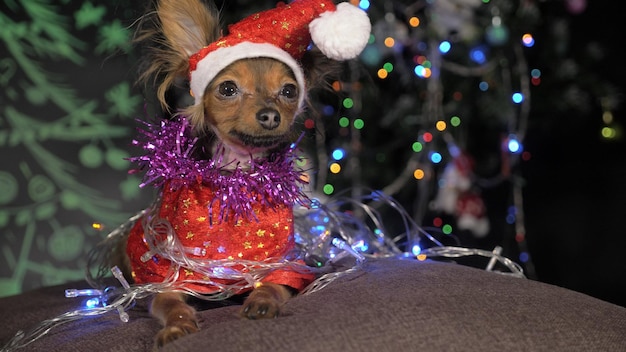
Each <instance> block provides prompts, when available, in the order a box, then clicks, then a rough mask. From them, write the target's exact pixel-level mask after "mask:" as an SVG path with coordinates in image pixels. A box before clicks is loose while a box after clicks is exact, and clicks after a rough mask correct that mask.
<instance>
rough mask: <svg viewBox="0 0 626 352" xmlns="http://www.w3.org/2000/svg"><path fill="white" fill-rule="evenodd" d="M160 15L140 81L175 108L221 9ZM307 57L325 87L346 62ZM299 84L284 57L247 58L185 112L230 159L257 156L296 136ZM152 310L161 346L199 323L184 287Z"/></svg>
mask: <svg viewBox="0 0 626 352" xmlns="http://www.w3.org/2000/svg"><path fill="white" fill-rule="evenodd" d="M154 14H156V16H146V17H145V18H144V19H143V21H142V22H143V24H144V25H145V24H149V26H148V27H146V26H143V25H142V27H141V28H140V30H139V31H138V36H137V38H136V39H137V41H138V42H149V43H151V44H150V54H149V55H147V59H146V63H147V66H146V67H145V70H144V72H143V74H142V75H141V77H140V81H141V82H144V83H145V84H153V85H156V87H157V97H158V100H159V101H160V102H161V104H162V105H163V107H164V108H165V109H166V110H169V109H170V107H169V106H167V102H166V93H167V91H168V90H169V89H170V88H171V87H172V85H174V84H175V83H176V82H178V81H180V79H181V78H186V77H187V75H188V73H189V72H188V70H189V64H188V60H189V56H190V55H192V54H194V53H195V52H197V51H198V50H199V49H201V48H202V47H204V46H205V45H208V44H209V43H211V42H213V41H215V40H217V39H218V38H219V36H220V28H221V26H220V24H219V13H218V12H217V11H216V10H215V8H214V7H213V6H212V5H206V4H203V3H201V2H200V1H199V0H161V1H159V2H158V5H157V8H156V12H154V13H153V15H154ZM302 62H303V66H304V70H305V74H306V76H307V77H306V78H307V86H308V87H316V86H320V85H321V84H322V83H325V82H326V81H327V79H326V77H327V75H329V74H336V73H337V72H338V69H339V64H338V63H336V62H334V61H332V60H329V59H327V58H325V57H324V56H323V55H321V54H320V53H319V52H317V53H316V52H315V51H313V52H310V53H308V54H307V56H306V57H305V58H304V59H303V60H302ZM297 87H298V85H297V83H296V80H295V77H294V74H293V72H292V71H291V70H290V69H289V68H288V66H286V65H285V64H283V63H282V62H279V61H276V60H273V59H267V58H256V59H243V60H239V61H236V62H234V63H233V64H231V65H230V66H228V67H227V68H225V69H224V70H222V71H221V72H220V73H219V74H218V76H216V77H215V79H213V81H211V82H210V83H209V85H208V87H207V88H206V91H205V94H204V96H203V104H202V106H191V107H188V108H186V109H183V110H181V111H180V112H179V113H182V114H184V115H185V116H188V118H189V120H190V122H191V124H192V126H193V128H194V132H195V133H196V134H197V135H198V136H199V137H201V140H203V141H213V143H214V142H215V141H217V140H219V141H221V142H222V143H224V145H225V146H226V149H227V150H226V158H230V159H232V160H240V159H245V158H250V156H251V155H254V156H259V155H262V154H263V153H264V152H266V151H267V150H269V149H271V148H274V147H277V146H278V145H280V144H281V143H284V142H286V141H288V140H289V139H290V138H291V134H292V130H293V128H292V126H293V124H294V119H295V118H296V115H297V114H298V113H299V112H300V111H299V106H298V100H299V99H298V97H299V96H301V95H303V94H306V93H307V92H300V91H298V88H297ZM263 109H266V110H268V109H269V110H271V111H272V112H275V113H276V114H279V115H280V118H276V119H275V120H271V121H274V122H271V121H270V122H269V123H272V126H271V128H268V127H267V126H265V127H264V126H263V125H262V124H263V123H262V122H259V117H258V114H259V111H261V110H263ZM272 116H274V115H272ZM272 116H270V118H272ZM274 124H275V126H274ZM207 136H208V137H207ZM207 143H208V142H207ZM206 149H208V150H211V148H206ZM126 262H128V261H126ZM126 269H127V270H126V271H128V268H126ZM291 296H292V292H291V290H290V289H289V288H287V287H285V286H282V285H277V284H272V283H263V284H262V285H260V286H259V287H257V288H255V289H254V290H253V291H252V292H251V293H250V294H249V295H248V297H247V298H246V300H245V301H244V303H243V305H242V307H241V310H240V315H241V316H242V317H245V318H248V319H262V318H274V317H276V316H278V315H279V314H280V311H281V307H282V306H283V305H284V304H285V303H286V302H287V301H288V300H289V298H290V297H291ZM151 313H152V315H153V316H155V317H156V318H158V319H159V320H160V321H161V323H162V324H163V328H162V329H161V330H160V331H159V332H158V334H157V336H156V339H155V344H156V346H157V347H159V346H163V345H165V344H167V343H169V342H171V341H173V340H175V339H178V338H180V337H182V336H184V335H187V334H190V333H193V332H196V331H198V329H199V326H198V321H197V320H196V314H195V313H196V312H195V310H194V309H193V308H192V307H191V306H189V305H188V304H187V302H186V297H185V295H184V294H182V293H178V292H163V293H159V294H157V295H156V296H155V298H154V299H153V301H152V303H151Z"/></svg>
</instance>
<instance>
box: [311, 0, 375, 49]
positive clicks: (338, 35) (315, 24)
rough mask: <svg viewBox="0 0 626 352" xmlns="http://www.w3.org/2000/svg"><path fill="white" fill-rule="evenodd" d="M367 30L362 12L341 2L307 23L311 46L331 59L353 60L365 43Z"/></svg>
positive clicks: (367, 37) (367, 39)
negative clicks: (333, 9) (313, 45)
mask: <svg viewBox="0 0 626 352" xmlns="http://www.w3.org/2000/svg"><path fill="white" fill-rule="evenodd" d="M371 29H372V26H371V24H370V20H369V18H368V17H367V14H366V13H365V11H363V10H361V9H359V8H358V7H356V6H353V5H351V4H349V3H345V2H344V3H341V4H338V5H337V9H336V10H335V11H327V12H324V13H322V14H321V15H320V16H319V17H318V18H316V19H314V20H313V21H311V23H310V24H309V30H310V32H311V39H313V43H314V44H315V45H316V46H317V47H318V48H319V49H320V50H321V51H322V53H324V55H326V56H327V57H329V58H331V59H334V60H349V59H352V58H355V57H357V56H358V55H359V54H360V53H361V51H363V49H364V48H365V45H366V44H367V42H368V41H369V38H370V32H371Z"/></svg>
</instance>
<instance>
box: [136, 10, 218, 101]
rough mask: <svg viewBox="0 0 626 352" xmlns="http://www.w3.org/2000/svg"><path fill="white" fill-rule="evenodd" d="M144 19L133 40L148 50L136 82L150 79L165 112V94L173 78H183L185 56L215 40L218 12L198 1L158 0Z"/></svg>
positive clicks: (187, 59) (186, 71)
mask: <svg viewBox="0 0 626 352" xmlns="http://www.w3.org/2000/svg"><path fill="white" fill-rule="evenodd" d="M148 17H149V16H148ZM148 17H145V18H143V19H142V21H141V23H140V28H139V30H138V31H137V33H138V35H137V36H136V37H135V41H137V42H141V43H144V44H145V47H146V48H147V50H148V52H147V55H146V56H145V59H144V60H145V64H144V67H145V69H144V71H143V72H142V73H141V75H140V77H139V80H140V81H142V82H144V83H148V82H149V81H150V80H149V79H150V78H152V79H153V80H152V83H153V84H156V85H157V86H158V88H157V97H158V99H159V102H160V103H161V105H162V106H163V107H164V108H165V109H168V110H169V107H168V104H167V102H166V98H165V95H166V92H167V91H168V89H169V88H170V87H171V86H172V84H174V82H175V81H176V80H177V79H179V78H181V77H182V78H187V75H188V74H189V57H190V56H191V55H193V54H194V53H196V52H197V51H198V50H200V49H201V48H202V47H204V46H206V45H208V44H209V43H211V42H213V41H215V40H217V38H219V36H220V23H219V13H218V11H217V10H216V9H215V8H214V5H212V4H205V3H203V2H202V1H201V0H159V1H158V2H157V4H156V11H153V12H152V17H151V18H148ZM157 81H158V83H157Z"/></svg>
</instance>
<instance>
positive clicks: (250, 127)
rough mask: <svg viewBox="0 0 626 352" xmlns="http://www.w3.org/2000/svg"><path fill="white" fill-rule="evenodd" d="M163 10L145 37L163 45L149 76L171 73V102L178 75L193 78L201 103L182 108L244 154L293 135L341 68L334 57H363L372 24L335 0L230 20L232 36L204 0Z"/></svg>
mask: <svg viewBox="0 0 626 352" xmlns="http://www.w3.org/2000/svg"><path fill="white" fill-rule="evenodd" d="M156 14H157V17H158V18H157V19H156V21H155V23H156V26H155V28H153V29H152V31H148V32H143V33H144V34H143V35H142V36H140V39H146V38H147V39H154V38H156V39H157V43H159V44H160V46H159V47H157V49H156V51H155V55H152V56H151V57H150V59H149V60H150V63H149V64H148V68H147V70H146V71H145V73H144V75H143V76H142V78H147V77H151V76H153V75H154V74H156V75H157V76H158V77H162V78H163V80H162V83H160V85H159V88H158V97H159V100H160V101H161V103H162V104H163V105H164V106H167V104H166V99H165V93H166V91H167V90H168V88H169V87H170V86H171V85H172V84H174V83H175V82H176V79H177V78H176V77H181V76H182V77H186V78H188V79H189V88H190V92H191V94H192V96H193V99H194V103H193V104H192V105H191V106H189V107H187V108H185V109H183V110H182V112H181V113H182V114H185V115H186V116H187V117H188V118H189V119H190V121H191V123H192V125H193V127H194V129H195V131H196V133H197V134H198V135H204V134H206V133H207V132H210V133H211V134H212V135H214V136H216V137H217V139H218V140H219V141H220V142H222V144H223V145H224V146H225V147H226V149H228V152H234V153H236V154H237V155H240V156H244V157H245V156H246V155H247V156H249V155H256V154H258V153H261V152H264V151H265V150H267V149H269V148H272V147H275V146H277V145H278V144H280V143H281V142H283V141H285V140H286V139H287V137H289V136H290V135H291V133H290V132H291V130H292V126H293V123H294V120H295V118H296V116H297V114H298V113H299V112H300V111H302V109H303V105H304V102H305V100H306V99H305V98H306V95H307V90H308V89H309V88H310V87H313V86H315V85H316V84H317V83H319V82H323V81H324V80H323V79H322V78H321V77H324V76H325V74H326V73H328V72H329V71H332V70H333V68H336V67H338V66H337V65H332V64H330V63H331V62H338V61H342V60H346V59H350V58H353V57H356V56H357V55H358V54H359V53H360V52H361V50H362V49H363V48H364V46H365V45H366V43H367V41H368V40H369V33H370V29H371V26H370V23H369V19H368V18H367V15H366V14H365V13H364V12H363V11H362V10H360V9H359V8H357V7H355V6H353V5H350V4H349V3H342V4H339V5H337V6H335V4H334V3H333V2H332V0H295V1H293V2H291V3H290V4H289V5H284V4H282V5H279V6H278V7H276V8H275V9H271V10H268V11H264V12H261V13H257V14H253V15H251V16H249V17H247V18H245V19H243V20H242V21H240V22H238V23H236V24H233V25H230V26H229V27H228V30H229V33H228V34H226V35H223V34H222V32H221V30H220V28H221V26H220V24H219V21H218V18H219V14H218V13H217V11H216V10H215V9H214V8H213V7H212V6H211V5H208V6H207V5H206V4H204V3H202V2H200V0H160V1H159V2H158V5H157V11H156ZM312 40H313V41H314V42H315V44H316V49H315V50H310V43H311V41H312ZM305 56H309V57H313V58H314V59H310V58H309V59H306V60H303V58H305ZM304 62H306V63H307V65H303V63H304Z"/></svg>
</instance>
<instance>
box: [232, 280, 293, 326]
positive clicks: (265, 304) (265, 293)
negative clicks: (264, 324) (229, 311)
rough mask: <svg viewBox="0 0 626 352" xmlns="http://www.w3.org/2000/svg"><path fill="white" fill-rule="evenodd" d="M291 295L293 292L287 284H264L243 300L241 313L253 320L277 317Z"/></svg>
mask: <svg viewBox="0 0 626 352" xmlns="http://www.w3.org/2000/svg"><path fill="white" fill-rule="evenodd" d="M290 297H291V292H290V291H289V290H288V289H287V287H285V286H282V285H276V284H263V285H261V286H259V287H257V288H256V289H255V290H254V291H252V292H251V293H250V296H248V298H247V299H246V300H245V301H244V302H243V306H242V307H241V311H240V315H241V316H242V317H244V318H248V319H252V320H255V319H269V318H276V317H277V316H279V315H280V310H281V308H282V306H283V305H284V304H285V302H287V300H289V298H290Z"/></svg>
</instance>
